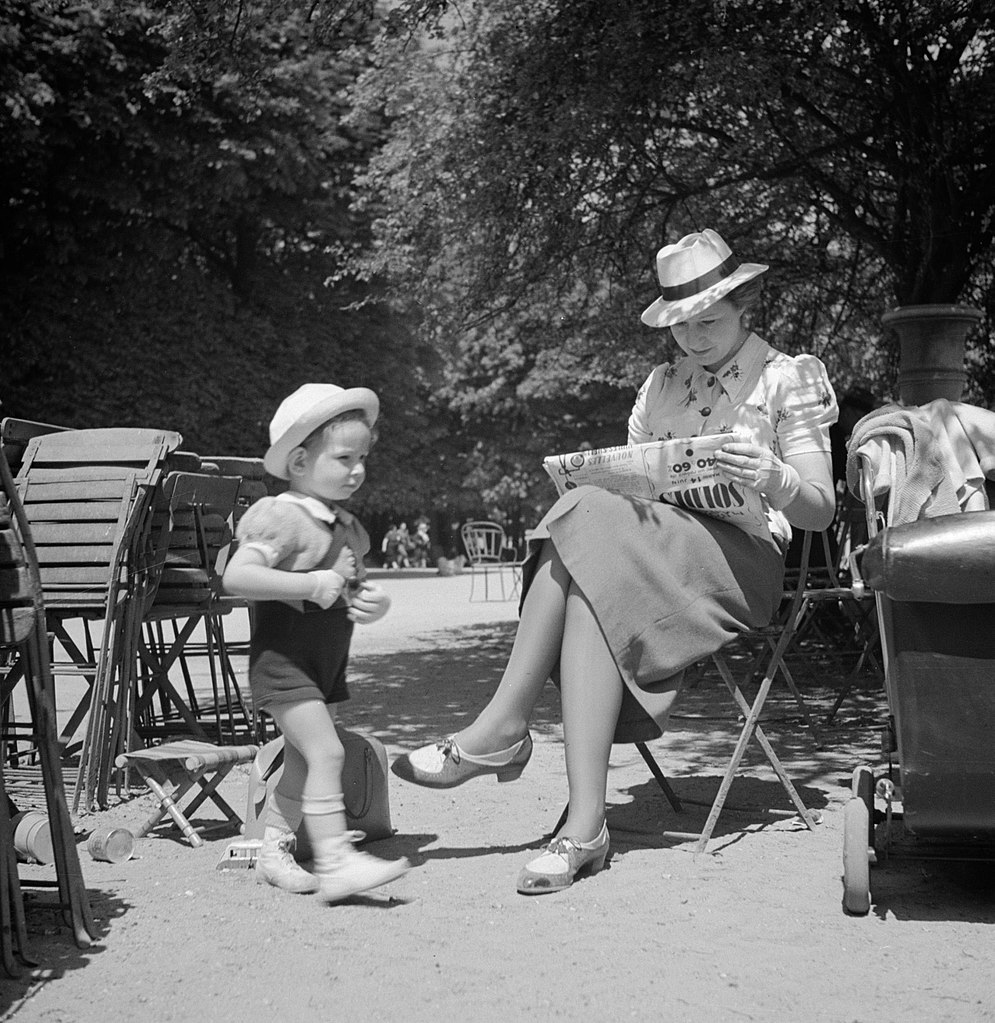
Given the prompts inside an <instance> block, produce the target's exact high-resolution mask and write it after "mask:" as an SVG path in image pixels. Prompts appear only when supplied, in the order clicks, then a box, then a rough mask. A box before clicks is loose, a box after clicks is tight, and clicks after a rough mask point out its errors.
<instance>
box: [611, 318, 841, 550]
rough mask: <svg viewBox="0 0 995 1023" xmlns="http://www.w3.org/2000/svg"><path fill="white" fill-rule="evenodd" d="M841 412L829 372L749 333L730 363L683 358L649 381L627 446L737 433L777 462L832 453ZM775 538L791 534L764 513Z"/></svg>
mask: <svg viewBox="0 0 995 1023" xmlns="http://www.w3.org/2000/svg"><path fill="white" fill-rule="evenodd" d="M838 414H839V410H838V408H837V405H836V395H835V394H834V392H833V388H832V385H831V384H830V383H829V377H828V376H827V375H826V368H825V366H823V364H822V362H821V361H820V360H819V359H818V358H816V357H815V356H814V355H795V356H791V355H785V354H784V353H783V352H779V351H777V350H776V349H774V348H771V346H770V345H769V344H767V342H766V341H764V340H763V339H762V338H760V337H758V336H757V335H756V334H750V336H749V337H748V338H747V339H746V343H745V344H744V345H743V347H742V348H741V349H740V350H739V352H738V353H737V354H736V356H735V358H733V360H732V361H731V362H730V363H728V364H727V365H726V366H724V367H723V368H722V369H720V370H719V371H718V373H711V372H710V371H709V370H707V369H705V368H704V367H703V366H699V365H698V364H697V363H696V362H694V361H693V360H691V359H690V358H689V357H687V356H684V357H682V358H680V359H678V360H677V361H676V362H667V363H663V364H662V365H660V366H657V367H656V369H654V370H653V372H652V373H650V375H649V376H648V377H647V378H646V380H645V382H644V383H643V385H642V387H641V388H640V389H639V393H638V395H637V396H636V401H635V404H634V405H633V407H632V415H631V416H630V417H629V443H630V444H644V443H646V442H647V441H653V440H670V439H672V438H674V437H693V436H700V435H703V434H712V433H730V434H731V433H734V434H736V435H737V437H738V438H741V439H743V440H746V441H751V442H753V443H756V444H761V445H765V446H767V447H769V448H770V449H771V450H772V451H773V452H774V454H775V455H777V457H778V458H780V459H784V458H786V457H787V456H789V455H799V454H803V453H807V452H813V451H829V450H830V448H829V427H830V425H831V424H832V423H835V422H836V419H837V416H838ZM767 520H768V524H769V525H770V530H771V533H772V535H773V536H775V537H777V538H779V539H780V540H781V541H782V542H784V543H786V542H787V541H788V540H789V539H790V538H791V527H790V526H789V525H788V520H787V519H786V518H785V517H784V515H783V513H781V512H778V511H774V510H773V509H771V508H768V509H767Z"/></svg>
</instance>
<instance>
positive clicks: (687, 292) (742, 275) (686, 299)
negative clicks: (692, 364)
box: [642, 227, 767, 327]
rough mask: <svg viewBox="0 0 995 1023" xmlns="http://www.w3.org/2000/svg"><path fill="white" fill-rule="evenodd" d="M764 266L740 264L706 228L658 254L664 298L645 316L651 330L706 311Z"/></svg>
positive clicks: (726, 247) (649, 309)
mask: <svg viewBox="0 0 995 1023" xmlns="http://www.w3.org/2000/svg"><path fill="white" fill-rule="evenodd" d="M766 270H767V267H766V266H764V265H763V264H762V263H740V261H739V260H738V259H736V257H735V256H734V255H733V254H732V250H731V249H730V248H729V246H728V245H726V243H725V242H724V241H723V240H722V239H721V237H719V235H718V234H717V233H716V232H715V231H712V230H710V229H709V228H707V227H706V228H705V230H704V231H701V232H700V233H698V232H696V233H695V234H689V235H685V236H684V237H683V238H682V239H681V240H680V241H679V242H675V243H674V244H673V245H664V247H663V248H662V249H660V251H659V252H658V253H657V254H656V273H657V277H659V279H660V290H661V296H660V298H658V299H657V300H656V301H655V302H654V303H653V304H652V305H651V306H650V307H649V308H648V309H646V311H645V312H644V313H643V315H642V321H643V323H646V324H649V326H651V327H669V326H670V325H671V324H673V323H680V322H681V321H682V320H686V319H688V318H689V317H691V316H697V315H698V313H700V312H702V311H703V310H705V309H707V308H708V307H709V306H710V305H712V304H713V303H715V302H718V300H719V299H720V298H724V297H725V296H726V295H728V294H729V292H730V291H732V289H733V288H735V287H737V286H738V285H740V284H745V283H746V282H747V281H750V280H752V279H753V278H754V277H759V276H760V274H762V273H764V271H766Z"/></svg>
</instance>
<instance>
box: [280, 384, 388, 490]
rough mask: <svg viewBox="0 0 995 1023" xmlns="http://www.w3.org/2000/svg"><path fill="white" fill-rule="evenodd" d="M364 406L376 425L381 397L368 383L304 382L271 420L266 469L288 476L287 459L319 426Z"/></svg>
mask: <svg viewBox="0 0 995 1023" xmlns="http://www.w3.org/2000/svg"><path fill="white" fill-rule="evenodd" d="M352 409H361V410H362V411H363V412H365V413H366V415H367V422H368V423H369V424H370V426H372V425H373V424H374V423H375V422H376V421H377V416H378V415H380V399H379V398H378V397H377V396H376V395H375V394H374V393H373V391H371V390H370V389H369V388H368V387H349V388H345V387H336V385H335V384H302V385H301V386H300V387H298V388H297V390H296V391H294V393H293V394H291V395H290V396H289V397H287V398H284V399H283V401H282V402H280V407H279V408H278V409H277V410H276V415H275V416H273V420H272V422H271V423H270V424H269V441H270V446H269V450H268V451H267V452H266V454H265V455H264V456H263V465H264V466H265V467H266V471H267V472H268V473H270V474H271V475H273V476H276V477H278V478H279V479H281V480H285V479H288V478H289V476H290V474H289V473H288V472H287V459H288V458H289V457H290V452H291V451H293V450H294V448H296V447H298V446H299V445H300V444H302V443H303V442H304V441H305V440H307V438H308V437H310V436H311V434H312V433H314V431H315V430H317V429H318V427H319V426H322V425H323V424H325V423H327V422H328V420H329V419H334V418H335V417H336V416H337V415H339V414H340V413H342V412H349V411H350V410H352Z"/></svg>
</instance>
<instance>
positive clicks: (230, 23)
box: [0, 0, 449, 510]
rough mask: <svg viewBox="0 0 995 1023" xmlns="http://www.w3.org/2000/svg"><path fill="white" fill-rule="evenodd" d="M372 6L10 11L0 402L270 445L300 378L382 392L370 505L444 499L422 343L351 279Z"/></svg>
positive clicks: (213, 439)
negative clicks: (361, 92)
mask: <svg viewBox="0 0 995 1023" xmlns="http://www.w3.org/2000/svg"><path fill="white" fill-rule="evenodd" d="M372 13H373V12H372V10H371V9H370V8H369V7H368V6H360V5H353V4H349V3H340V4H327V5H323V6H321V7H320V9H319V8H317V7H316V6H315V5H314V4H311V3H304V2H292V0H287V2H276V0H256V2H251V3H249V2H239V3H232V2H226V0H206V2H203V3H196V4H187V3H175V2H169V0H160V2H156V3H139V2H134V0H128V2H119V0H86V2H82V3H79V4H73V5H67V4H64V3H62V2H59V0H0V91H2V93H3V98H4V103H3V104H0V130H2V132H3V136H4V140H5V144H4V147H3V150H2V152H0V170H2V172H3V173H2V175H0V181H2V183H0V194H2V196H3V203H2V204H0V240H2V251H0V263H2V267H3V273H4V280H5V288H4V292H3V295H2V297H0V323H2V333H0V361H2V366H3V370H2V380H0V398H2V400H3V402H4V409H3V412H4V414H7V415H17V416H21V417H24V418H30V419H42V420H47V421H50V422H56V423H63V424H67V425H72V426H77V427H86V426H100V425H149V424H155V425H158V426H161V427H168V428H171V429H177V430H179V431H180V432H181V433H182V434H183V435H184V443H185V446H187V447H188V448H190V449H193V450H197V451H200V452H202V453H208V454H210V453H212V452H213V453H237V454H244V455H248V454H255V453H259V454H261V453H262V451H263V449H264V448H265V446H266V443H267V434H266V426H267V423H268V420H269V417H270V415H271V414H272V412H273V410H274V409H275V408H276V405H277V403H278V402H279V400H280V399H281V398H282V397H283V396H284V395H285V394H287V393H289V392H290V391H291V390H292V389H293V388H294V387H296V386H297V385H298V384H300V383H301V382H303V381H304V380H307V379H325V380H332V381H335V382H340V381H341V382H345V383H348V382H356V383H363V384H367V385H369V386H371V387H373V388H374V389H376V390H377V391H378V392H379V393H380V395H381V399H382V404H383V409H384V414H383V423H382V429H381V437H382V439H381V443H380V444H379V445H378V447H377V449H376V451H375V456H374V465H375V467H376V472H371V478H370V482H369V484H368V486H367V487H366V488H364V490H363V491H362V492H361V493H362V501H360V502H358V503H359V504H361V505H374V504H375V505H376V506H377V507H380V506H382V507H384V508H385V509H386V510H389V509H391V508H392V507H397V508H399V509H402V510H403V509H406V508H407V507H409V506H410V505H409V502H412V503H418V504H426V505H428V504H430V503H431V502H432V500H433V499H434V498H435V497H436V496H437V495H438V494H439V493H442V492H444V491H445V489H446V486H447V485H448V479H449V476H448V474H447V473H446V472H445V471H444V467H440V464H439V461H438V459H439V456H440V453H441V452H443V451H444V450H445V448H446V445H447V443H448V441H447V439H446V434H447V421H446V418H445V413H444V412H442V413H439V414H438V416H437V417H436V418H433V416H434V415H435V413H434V412H433V406H432V405H431V403H430V402H429V401H427V400H426V398H427V396H428V395H430V394H431V393H432V390H433V384H432V377H433V374H434V362H433V356H432V353H431V351H430V350H429V349H427V348H426V347H425V346H424V345H422V344H420V343H418V342H417V340H416V339H415V338H414V337H413V335H412V332H411V331H410V329H409V328H408V325H407V323H406V321H405V320H404V319H402V318H400V317H397V316H395V315H393V314H392V313H391V311H390V310H389V309H388V308H386V307H385V306H382V305H376V304H374V303H371V302H370V301H369V299H370V297H371V295H375V294H376V289H377V284H376V282H375V281H373V282H360V281H357V280H355V279H354V278H353V277H351V276H350V275H349V274H348V273H346V272H345V270H344V265H343V264H344V253H345V252H346V251H348V250H349V249H350V248H352V247H354V246H356V245H358V244H360V243H361V242H362V239H363V237H364V233H365V231H366V230H367V224H366V221H365V218H364V216H362V215H357V214H355V213H354V212H353V211H352V210H351V209H350V202H351V199H352V195H353V192H352V180H353V178H354V176H355V174H356V172H357V169H358V168H360V167H362V166H363V164H364V162H365V160H366V158H367V156H368V154H369V152H370V149H371V147H372V146H373V145H374V144H375V143H376V142H377V141H378V140H379V138H380V137H381V135H382V133H383V129H384V124H383V120H382V118H380V117H379V116H378V115H375V114H374V115H372V116H370V117H362V116H355V117H351V118H350V117H348V116H347V115H349V113H350V107H349V99H348V96H347V93H346V87H347V86H348V84H349V83H350V82H351V81H352V80H353V79H354V78H355V77H356V76H357V75H358V74H359V73H360V71H361V70H362V69H363V68H364V67H365V64H366V53H367V49H368V43H369V39H370V36H371V33H372V31H373V29H374V27H375V21H371V20H370V19H371V18H372Z"/></svg>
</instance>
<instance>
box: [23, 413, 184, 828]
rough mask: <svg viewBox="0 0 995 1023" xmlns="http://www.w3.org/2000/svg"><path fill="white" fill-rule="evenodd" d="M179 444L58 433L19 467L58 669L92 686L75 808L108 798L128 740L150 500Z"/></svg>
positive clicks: (123, 432) (114, 434)
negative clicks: (58, 656)
mask: <svg viewBox="0 0 995 1023" xmlns="http://www.w3.org/2000/svg"><path fill="white" fill-rule="evenodd" d="M179 443H180V435H179V434H177V433H172V432H169V431H163V430H142V429H130V428H121V429H102V430H69V431H65V432H58V433H50V434H45V435H40V436H36V437H33V438H31V440H29V442H28V444H27V447H26V449H25V452H24V457H23V461H22V464H21V467H20V469H19V471H18V474H17V479H16V483H17V488H18V493H19V496H20V499H21V502H22V504H23V506H24V510H25V514H26V516H27V519H28V522H29V523H30V526H31V530H32V534H33V536H34V542H35V548H36V551H37V554H38V562H39V566H40V573H41V582H42V590H43V598H44V601H45V606H46V609H47V611H48V622H49V625H50V628H51V631H52V633H53V635H54V638H55V640H56V642H57V643H58V644H59V647H60V648H61V650H62V651H63V654H64V659H60V660H58V661H56V662H55V664H54V668H55V671H54V674H55V675H56V677H59V676H62V675H74V676H76V677H80V678H82V679H83V680H84V681H85V683H86V690H85V692H84V694H83V696H82V698H81V699H80V700H79V702H78V704H77V706H76V708H75V710H74V711H73V712H72V714H71V715H70V717H69V720H68V722H67V723H66V725H65V727H64V728H63V731H62V736H61V741H62V742H63V743H64V744H65V747H66V749H65V752H66V754H67V755H73V754H75V753H78V754H79V757H80V763H79V772H78V776H77V781H76V786H75V790H74V794H73V809H74V810H76V809H77V808H78V806H79V804H80V801H81V799H83V800H85V803H86V805H87V807H92V806H94V805H103V804H105V802H106V797H107V788H108V785H109V778H110V773H111V769H112V765H113V757H114V754H115V753H116V752H117V751H118V750H120V749H122V748H123V747H124V743H125V736H126V734H127V728H128V721H129V713H128V700H129V698H130V694H131V682H132V678H133V676H134V664H135V649H136V643H137V630H138V621H139V618H140V614H141V610H142V607H143V604H144V601H145V599H146V595H147V594H148V592H150V590H151V588H152V584H153V583H154V573H155V565H154V563H153V562H152V561H151V560H150V557H149V541H150V532H151V515H150V510H151V497H152V494H153V492H154V490H155V487H156V485H157V483H158V481H159V477H160V475H161V473H162V471H163V467H164V465H165V460H166V458H167V456H168V455H169V454H170V452H172V451H174V450H175V449H176V448H177V447H178V446H179ZM71 621H76V622H78V624H79V628H80V629H81V630H82V636H81V637H80V635H79V632H77V633H76V634H75V635H74V633H73V632H72V631H71V630H70V628H69V623H70V622H71ZM84 722H85V732H84V736H83V738H82V740H81V741H79V742H76V743H74V742H73V741H72V740H73V739H74V737H75V736H76V734H77V732H78V731H79V730H80V729H81V727H82V726H83V724H84Z"/></svg>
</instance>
